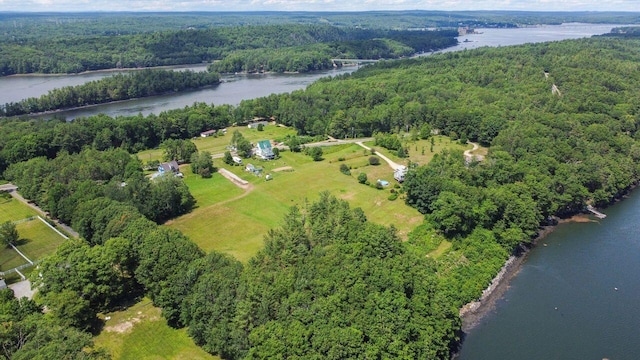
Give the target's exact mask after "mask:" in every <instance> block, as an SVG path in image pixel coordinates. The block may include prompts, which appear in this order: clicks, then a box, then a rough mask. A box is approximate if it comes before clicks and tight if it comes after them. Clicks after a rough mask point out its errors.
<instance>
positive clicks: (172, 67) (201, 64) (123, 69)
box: [4, 63, 209, 78]
mask: <svg viewBox="0 0 640 360" xmlns="http://www.w3.org/2000/svg"><path fill="white" fill-rule="evenodd" d="M200 66H202V67H203V68H206V67H207V66H209V63H196V64H183V65H163V66H148V67H135V68H109V69H99V70H87V71H82V72H79V73H55V74H44V73H29V74H12V75H7V76H4V77H7V78H12V77H31V76H40V77H42V76H51V77H55V76H75V75H88V74H99V73H105V72H117V71H137V70H144V69H186V68H190V67H200Z"/></svg>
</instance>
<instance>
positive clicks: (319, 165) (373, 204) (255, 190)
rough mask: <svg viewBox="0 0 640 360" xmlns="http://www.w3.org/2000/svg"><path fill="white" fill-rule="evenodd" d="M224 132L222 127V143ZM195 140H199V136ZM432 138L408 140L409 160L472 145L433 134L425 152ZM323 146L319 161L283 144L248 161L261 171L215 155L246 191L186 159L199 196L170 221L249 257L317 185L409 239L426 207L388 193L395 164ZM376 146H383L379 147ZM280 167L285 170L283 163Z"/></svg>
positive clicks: (356, 149)
mask: <svg viewBox="0 0 640 360" xmlns="http://www.w3.org/2000/svg"><path fill="white" fill-rule="evenodd" d="M265 129H268V127H267V128H265ZM242 132H243V135H245V137H247V135H246V133H250V132H255V130H253V131H252V130H249V131H242ZM263 133H264V132H263ZM229 139H230V136H229V135H228V132H227V135H226V137H225V143H228V141H229ZM218 140H219V139H218ZM196 144H197V145H198V147H199V148H200V144H201V143H198V142H196ZM371 145H372V144H369V146H371ZM423 146H426V147H427V150H426V151H425V152H426V153H429V154H424V156H423V155H422V153H421V148H422V147H423ZM429 146H430V144H429V140H420V141H417V142H415V143H412V144H410V145H409V147H410V148H409V153H410V156H411V157H410V159H411V161H412V162H414V161H415V162H419V163H421V164H424V163H426V161H428V160H430V159H431V158H432V157H433V154H435V153H436V152H439V151H441V150H442V149H444V148H460V149H461V150H464V149H466V148H471V146H470V145H460V144H459V143H457V142H454V141H451V140H450V139H449V138H447V137H442V136H437V137H436V138H435V139H434V148H433V153H430V151H429V150H430V149H429ZM416 147H417V149H418V151H417V152H416V150H415V148H416ZM322 149H323V160H322V161H318V162H314V161H313V160H312V159H311V157H310V156H308V155H305V154H304V153H294V152H290V151H283V152H281V157H280V158H279V159H277V160H273V161H262V160H249V161H247V163H249V162H251V163H252V164H253V165H255V166H259V167H262V168H263V169H264V170H263V173H262V176H255V175H254V174H252V173H250V172H247V171H245V167H244V166H229V165H227V164H224V163H223V162H222V161H221V160H220V159H216V160H214V165H215V166H217V167H222V168H225V169H227V170H228V171H230V172H232V173H234V174H235V175H237V176H239V177H240V178H242V179H244V180H246V181H247V182H249V184H251V185H252V188H251V190H250V191H248V190H245V189H240V188H238V187H237V186H236V185H234V184H233V183H232V182H230V181H228V180H227V179H224V178H223V177H222V175H220V174H214V175H213V177H212V178H210V179H203V178H201V177H200V176H198V175H194V174H192V173H191V172H190V170H189V169H188V166H183V167H182V168H181V170H182V172H183V173H184V174H185V181H186V183H187V185H188V186H189V188H190V190H191V192H192V194H193V195H194V197H195V198H196V199H197V201H198V202H197V208H196V209H194V210H193V211H192V212H191V213H189V214H186V215H183V216H181V217H179V218H177V219H174V220H172V221H169V222H168V223H167V225H168V226H170V227H173V228H175V229H178V230H180V231H182V232H183V233H184V234H186V235H187V236H189V237H190V238H191V239H192V240H193V241H194V242H196V243H197V244H198V245H199V246H200V247H201V248H202V249H203V250H205V251H211V250H217V251H221V252H225V253H229V254H231V255H233V256H234V257H236V258H237V259H239V260H240V261H247V260H248V259H249V258H251V257H252V256H253V255H255V253H256V252H257V251H258V250H259V249H261V248H262V246H263V240H264V235H265V234H266V233H267V232H268V231H269V230H270V229H272V228H275V227H278V226H280V225H281V222H282V218H283V216H284V215H285V214H286V213H287V212H288V210H289V208H290V207H291V206H294V205H297V206H299V207H301V208H302V207H304V206H305V204H309V203H312V202H313V201H315V200H316V199H317V198H318V196H319V194H320V193H321V192H322V191H329V192H330V193H331V194H333V195H335V196H337V197H338V198H342V199H345V200H347V201H349V203H350V206H351V207H352V208H356V207H360V208H362V209H363V211H364V212H365V214H366V216H367V218H368V219H369V221H372V222H375V223H379V224H382V225H387V226H388V225H393V226H395V227H396V228H397V229H398V234H399V235H400V237H401V238H402V239H406V236H407V234H408V233H409V232H410V231H411V230H412V229H413V228H415V227H416V226H417V225H419V224H420V223H422V221H423V215H422V214H420V213H419V212H418V211H417V210H416V209H414V208H412V207H409V206H407V205H406V204H405V203H404V199H403V196H402V194H400V195H399V196H398V197H397V199H395V200H394V199H393V196H392V194H393V193H394V192H398V191H399V186H398V185H397V182H396V181H395V180H394V179H393V171H392V170H391V169H390V168H389V166H388V165H387V164H386V163H385V162H383V161H381V162H380V164H379V165H371V164H370V162H369V158H370V157H371V152H370V151H368V150H365V149H363V148H362V147H360V146H358V145H357V144H340V145H336V146H330V147H322ZM376 150H377V151H386V150H384V149H382V148H376ZM387 153H388V155H387ZM385 155H387V156H389V157H390V158H392V159H393V160H394V161H396V162H398V163H401V164H402V163H406V160H404V159H399V158H397V157H396V156H394V155H393V154H391V153H390V152H388V151H386V153H385ZM343 164H344V165H346V166H348V167H349V168H350V171H351V175H345V174H343V173H341V172H340V167H341V165H343ZM283 168H284V169H287V170H286V171H281V170H283ZM360 173H364V174H366V175H367V180H368V184H361V183H359V182H358V175H359V174H360ZM267 174H269V175H271V178H272V179H273V180H272V181H266V180H265V177H266V175H267ZM377 180H382V181H383V182H388V183H389V185H388V186H386V187H383V188H382V189H377V188H376V186H375V185H376V183H377Z"/></svg>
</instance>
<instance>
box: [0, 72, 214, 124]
mask: <svg viewBox="0 0 640 360" xmlns="http://www.w3.org/2000/svg"><path fill="white" fill-rule="evenodd" d="M220 84H222V81H220V82H218V83H217V84H213V85H207V86H202V87H199V88H191V89H185V90H181V91H169V92H166V93H162V94H156V95H151V96H143V97H136V98H131V99H122V100H115V101H108V102H103V103H98V104H89V105H83V106H76V107H71V108H64V109H55V110H49V111H43V112H38V113H30V114H23V115H16V116H14V117H21V116H28V117H38V116H43V115H55V114H58V113H63V112H66V111H73V110H81V109H90V108H92V107H96V106H100V105H111V104H119V103H125V102H127V101H133V100H139V99H146V98H152V97H155V96H164V95H171V94H182V93H186V92H189V91H197V90H202V89H208V88H212V87H214V86H218V85H220ZM3 118H7V117H2V116H0V119H3Z"/></svg>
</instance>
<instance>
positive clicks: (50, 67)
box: [0, 24, 457, 76]
mask: <svg viewBox="0 0 640 360" xmlns="http://www.w3.org/2000/svg"><path fill="white" fill-rule="evenodd" d="M456 34H457V33H455V32H453V31H420V32H401V31H383V30H371V29H369V30H367V29H358V28H344V27H337V26H330V25H318V24H315V25H300V24H288V25H255V26H234V27H216V28H207V29H183V30H166V31H158V32H153V33H141V34H132V35H121V36H115V35H110V36H77V37H60V38H53V39H47V38H38V39H30V40H22V41H11V40H8V41H7V42H6V43H5V44H3V46H2V47H1V48H0V75H2V76H6V75H13V74H30V73H45V74H49V73H78V72H82V71H89V70H99V69H112V68H139V67H151V66H162V65H180V64H197V63H202V62H209V61H213V60H220V59H224V58H225V57H226V56H229V55H231V54H233V53H234V52H235V51H238V50H251V49H279V48H286V47H295V46H303V45H306V44H317V43H331V42H338V43H340V42H345V41H363V40H372V39H375V38H397V39H396V40H395V41H398V42H402V41H407V42H408V43H410V44H411V45H408V46H416V47H419V45H421V46H422V47H424V46H426V44H429V46H428V48H430V49H439V48H443V47H446V46H451V45H454V44H455V43H456V40H455V39H454V37H455V36H456ZM442 38H444V39H442ZM420 39H422V40H420ZM352 47H353V46H352ZM325 55H329V54H325Z"/></svg>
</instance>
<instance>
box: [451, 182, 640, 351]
mask: <svg viewBox="0 0 640 360" xmlns="http://www.w3.org/2000/svg"><path fill="white" fill-rule="evenodd" d="M605 212H606V213H607V215H608V216H607V218H606V219H602V220H597V221H595V220H594V222H590V223H567V224H561V225H559V226H558V227H557V228H556V229H555V231H554V232H553V233H551V234H550V235H549V236H548V237H547V238H545V239H542V240H541V241H540V243H539V244H538V246H537V247H536V248H534V249H533V250H531V252H530V253H529V256H528V258H527V260H526V262H525V263H524V264H523V266H522V268H521V270H520V272H519V273H518V275H517V276H516V277H515V278H514V279H513V280H512V281H511V283H510V284H509V285H510V286H509V289H508V290H507V291H506V293H505V294H504V296H503V297H502V298H501V299H500V300H498V301H497V302H496V305H495V308H494V309H493V311H491V312H490V313H489V314H488V315H487V316H486V317H485V318H484V319H483V320H482V322H481V323H480V324H479V325H477V326H476V327H475V328H473V329H471V331H470V332H469V333H468V335H467V337H466V339H465V340H464V343H463V346H462V349H461V352H460V354H459V357H458V358H457V360H482V359H487V360H488V359H492V360H495V359H519V360H527V359H531V360H534V359H535V360H538V359H598V360H599V359H604V358H607V359H612V360H614V359H616V360H621V359H638V358H639V354H640V341H639V340H640V337H639V336H638V333H637V331H638V325H639V324H640V307H638V300H639V299H640V276H638V273H639V272H640V261H639V260H640V236H638V234H640V192H638V191H636V192H634V193H632V194H631V196H630V197H629V198H628V199H625V200H624V201H622V202H619V203H617V204H615V205H614V206H612V207H609V208H607V209H605ZM594 219H595V218H594ZM544 244H546V246H544Z"/></svg>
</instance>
